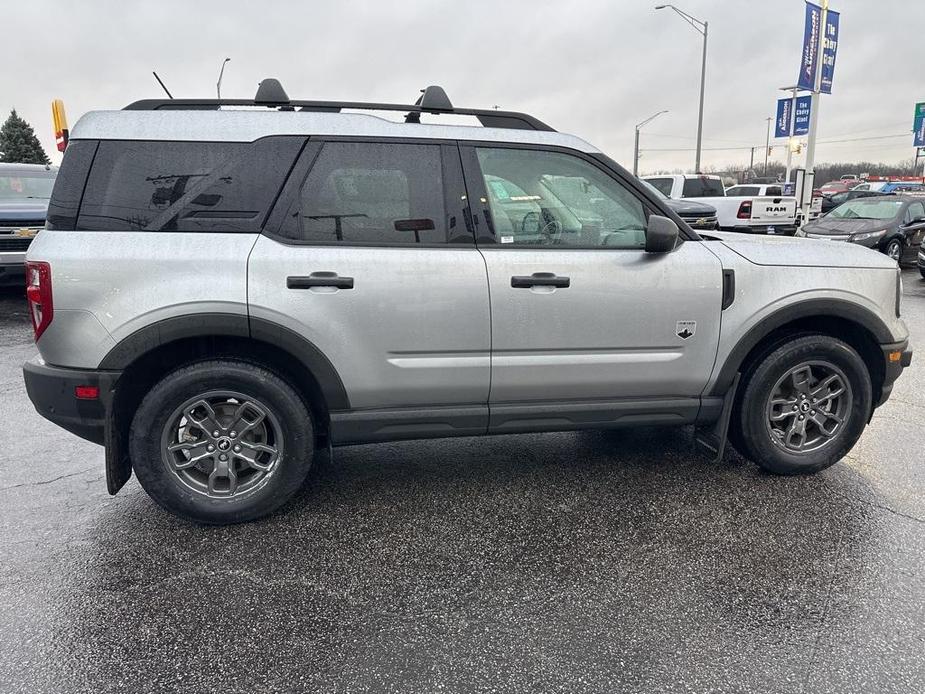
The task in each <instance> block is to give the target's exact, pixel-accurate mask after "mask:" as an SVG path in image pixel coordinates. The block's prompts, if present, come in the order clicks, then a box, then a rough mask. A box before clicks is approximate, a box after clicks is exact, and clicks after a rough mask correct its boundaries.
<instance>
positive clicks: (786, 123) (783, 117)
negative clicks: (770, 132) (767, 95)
mask: <svg viewBox="0 0 925 694" xmlns="http://www.w3.org/2000/svg"><path fill="white" fill-rule="evenodd" d="M791 106H792V102H791V99H778V100H777V121H776V122H775V123H776V124H775V126H774V137H790V122H791V119H792V118H793V113H791Z"/></svg>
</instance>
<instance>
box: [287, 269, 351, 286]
mask: <svg viewBox="0 0 925 694" xmlns="http://www.w3.org/2000/svg"><path fill="white" fill-rule="evenodd" d="M312 287H332V288H334V289H353V278H352V277H341V276H340V275H338V274H337V273H336V272H313V273H312V274H310V275H308V276H307V277H303V276H297V275H290V276H289V277H287V278H286V288H287V289H311V288H312Z"/></svg>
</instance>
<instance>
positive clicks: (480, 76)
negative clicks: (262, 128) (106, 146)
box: [0, 0, 925, 170]
mask: <svg viewBox="0 0 925 694" xmlns="http://www.w3.org/2000/svg"><path fill="white" fill-rule="evenodd" d="M654 4H656V3H655V2H654V1H648V2H646V1H637V0H632V1H621V2H616V1H613V0H611V1H609V2H607V1H604V0H593V1H592V0H588V1H587V2H581V1H573V2H568V3H563V2H555V3H553V2H545V3H540V2H536V1H534V2H521V1H511V2H500V1H497V0H496V1H495V2H486V1H483V0H475V1H471V2H423V1H419V0H405V1H404V2H392V1H380V2H361V1H356V0H355V1H346V2H335V1H330V2H328V1H326V2H306V1H305V0H302V1H300V2H271V1H269V0H267V1H265V2H261V3H257V2H236V1H232V0H225V1H224V2H218V1H212V0H207V1H203V2H190V1H187V2H181V1H179V0H159V2H157V3H149V2H145V3H141V2H108V1H107V2H103V1H88V2H85V3H80V4H74V3H71V2H48V1H43V0H31V1H30V2H28V3H15V4H14V3H6V4H4V7H3V10H2V15H3V24H4V27H5V31H4V36H5V45H4V66H3V70H2V72H0V114H2V113H5V112H8V110H9V109H10V108H12V107H16V108H17V110H19V112H20V113H21V115H22V116H23V117H24V118H26V119H27V120H29V121H30V122H31V123H32V125H33V126H34V127H35V128H36V131H37V133H38V134H39V136H40V138H41V139H42V141H43V144H44V145H45V146H46V149H47V150H48V151H49V152H50V153H52V152H53V150H54V143H53V136H52V132H51V115H50V101H51V100H52V99H53V98H55V97H58V98H62V99H63V100H64V102H65V105H66V107H67V111H68V116H69V119H70V121H71V124H72V125H73V123H74V122H75V121H76V120H77V117H78V116H79V115H80V114H81V113H83V112H85V111H88V110H93V109H111V108H120V107H122V106H124V105H125V104H127V103H129V102H131V101H133V100H135V99H140V98H146V97H154V96H159V95H160V94H161V92H160V89H159V87H158V86H157V84H156V83H155V82H154V79H153V78H152V77H151V70H152V69H156V70H157V71H158V73H159V74H160V75H161V77H162V78H163V79H164V80H165V82H166V83H167V85H168V87H169V88H170V90H171V91H172V92H173V93H174V95H175V96H212V95H213V94H214V89H215V80H216V77H217V74H218V69H219V66H220V64H221V61H222V59H223V58H224V57H225V56H230V57H231V58H232V62H231V63H229V65H228V67H227V69H226V73H225V80H224V83H223V93H224V94H225V95H226V96H246V97H249V96H252V95H253V93H254V90H255V88H256V84H257V82H258V81H259V80H260V79H261V78H263V77H265V76H276V77H279V78H280V79H281V80H282V82H283V84H284V86H285V87H286V89H287V91H288V92H289V94H290V95H291V96H293V97H296V96H297V97H302V98H318V99H361V100H385V101H405V100H408V101H410V100H412V99H413V98H414V97H415V96H416V94H417V90H418V89H419V88H420V87H423V86H425V85H427V84H441V85H443V86H444V87H445V88H446V89H447V91H448V92H449V94H450V97H451V99H453V101H454V103H456V104H458V105H466V106H486V107H487V106H492V105H494V104H498V105H500V106H501V107H502V108H508V109H512V110H524V111H528V112H531V113H533V114H535V115H536V116H538V117H539V118H541V119H543V120H545V121H547V122H548V123H550V124H551V125H553V127H556V128H557V129H559V130H563V131H567V132H574V133H576V134H578V135H580V136H582V137H584V138H585V139H587V140H589V141H591V142H593V143H595V144H596V145H598V146H599V147H601V148H602V149H603V150H604V151H606V152H608V153H609V154H611V155H612V156H613V157H614V158H616V159H617V160H619V161H621V162H622V163H624V164H625V165H627V166H631V164H632V162H631V158H632V144H633V126H634V124H635V123H637V122H639V121H641V120H643V119H644V118H646V117H647V116H649V115H650V114H652V113H654V112H655V111H658V110H661V109H669V110H670V113H668V114H666V115H665V116H662V117H661V118H660V119H659V120H658V121H656V122H654V123H652V124H651V125H650V126H648V127H647V128H646V129H645V130H644V132H643V140H642V142H643V148H644V149H648V150H650V151H646V152H645V153H644V158H643V161H642V163H641V168H642V169H643V170H653V169H655V168H674V167H692V166H693V159H694V154H693V152H692V151H690V152H684V151H673V152H667V151H652V150H654V149H666V148H675V149H685V148H693V146H694V136H695V133H696V108H697V94H698V88H699V61H700V37H699V35H698V34H696V33H695V32H694V31H693V30H692V29H691V28H690V27H688V26H687V25H685V24H684V23H683V22H682V21H681V19H680V18H679V17H677V16H676V15H674V14H673V13H670V12H669V11H667V10H662V11H658V12H657V11H655V10H654V9H653V5H654ZM678 4H679V6H680V7H682V8H683V9H684V10H686V11H687V12H690V13H691V14H693V15H695V16H697V17H700V18H703V19H706V20H708V21H709V22H710V46H709V56H708V65H707V97H706V113H705V125H704V137H705V142H704V147H705V148H707V149H708V150H709V151H707V152H705V155H704V162H705V164H707V165H710V164H714V165H720V164H725V163H731V162H744V161H747V159H748V152H747V150H746V149H739V150H734V151H714V149H715V148H723V147H743V148H745V147H747V146H748V145H758V144H761V143H763V141H764V133H765V120H764V119H765V118H766V117H767V116H769V115H773V111H774V105H775V100H776V99H777V98H778V96H779V95H780V94H779V92H778V91H777V90H778V87H781V86H784V85H786V84H791V83H793V81H795V78H796V72H797V67H798V61H799V52H800V46H801V42H802V31H803V3H802V2H800V1H799V0H774V1H770V0H764V1H762V2H757V1H755V0H747V1H746V0H738V1H736V2H732V1H729V0H726V1H723V2H721V1H719V0H681V2H679V3H678ZM832 8H833V9H836V10H839V11H841V12H842V27H841V36H840V46H839V54H838V62H837V66H836V74H835V84H834V94H832V95H831V96H825V97H823V99H822V106H821V110H820V139H821V140H834V139H853V138H863V137H873V136H881V135H896V134H902V133H909V131H910V130H911V119H912V107H913V104H914V103H915V102H916V101H923V100H925V83H923V81H922V72H921V70H922V67H923V59H922V57H921V42H922V39H921V31H922V29H921V28H922V26H925V3H923V2H921V1H920V0H902V1H899V0H897V1H894V2H883V1H878V2H872V1H870V0H834V1H833V4H832ZM911 142H912V140H911V134H909V135H908V136H907V137H906V138H891V139H883V140H864V141H857V142H843V143H829V144H820V146H819V149H818V155H817V156H818V159H819V160H823V161H834V160H843V159H848V158H865V159H872V160H878V161H895V160H898V159H902V158H908V157H910V156H912V154H913V148H912V146H911ZM776 153H782V148H778V149H777V150H776ZM774 158H777V157H774Z"/></svg>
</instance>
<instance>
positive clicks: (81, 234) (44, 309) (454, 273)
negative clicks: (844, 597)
mask: <svg viewBox="0 0 925 694" xmlns="http://www.w3.org/2000/svg"><path fill="white" fill-rule="evenodd" d="M240 107H247V108H240ZM257 107H260V108H257ZM345 109H350V110H366V111H392V112H396V111H398V112H405V113H406V114H407V115H406V116H405V119H404V121H405V122H401V123H399V122H392V121H389V120H385V119H383V118H380V117H377V116H374V115H369V114H365V113H355V112H350V113H347V112H344V110H345ZM440 114H453V115H454V116H468V117H470V118H471V119H473V120H477V121H479V122H480V123H481V126H482V127H476V126H462V125H437V124H432V123H430V122H421V120H422V119H421V116H422V115H425V116H426V118H425V120H427V121H433V120H439V118H438V117H439V115H440ZM27 261H28V273H27V296H28V301H29V305H30V311H31V315H32V319H33V324H34V329H35V338H36V343H37V346H38V351H39V355H40V356H38V357H36V358H35V359H33V360H32V361H29V362H28V363H26V365H25V367H24V371H25V380H26V385H27V389H28V392H29V396H30V398H31V399H32V401H33V403H34V404H35V406H36V408H37V410H38V411H39V412H40V413H41V414H42V415H44V416H45V417H47V418H48V419H50V420H51V421H53V422H55V423H57V424H59V425H60V426H62V427H64V428H66V429H68V430H70V431H72V432H74V433H75V434H77V435H79V436H82V437H84V438H86V439H89V440H91V441H95V442H97V443H99V444H102V445H104V446H105V451H106V458H105V460H106V472H107V482H108V486H109V490H110V492H111V493H116V492H117V491H118V489H119V488H120V487H121V486H122V485H123V484H124V483H125V481H126V480H127V479H128V478H129V477H130V475H131V474H132V471H134V472H135V474H136V475H137V477H138V480H139V481H140V482H141V484H142V486H143V487H144V489H145V490H146V491H147V492H148V493H149V494H150V495H151V497H153V498H154V500H155V501H157V502H158V503H159V504H161V505H162V506H164V507H165V508H167V509H169V510H170V511H172V512H173V513H175V514H178V515H180V516H182V517H185V518H188V519H193V520H196V521H200V522H205V523H230V522H238V521H244V520H248V519H252V518H256V517H259V516H262V515H265V514H267V513H270V512H272V511H273V510H274V509H276V508H277V507H279V506H280V505H281V504H283V503H284V502H285V501H286V500H287V499H288V498H290V497H291V496H292V494H293V493H294V492H295V491H296V490H297V489H298V488H299V486H300V485H301V484H302V483H303V481H304V479H305V476H306V474H307V472H308V469H309V465H310V463H311V461H312V458H313V454H314V452H315V451H316V450H317V449H319V448H321V447H328V446H341V445H346V444H357V443H367V442H375V441H387V440H394V439H410V438H423V437H446V436H457V435H476V434H502V433H515V432H536V431H550V430H569V429H582V428H590V427H620V426H640V425H653V424H654V425H666V424H671V425H695V426H696V427H697V428H696V437H697V440H699V441H701V442H702V443H703V445H704V447H705V448H707V449H708V450H709V451H710V453H711V455H714V456H719V455H722V450H723V446H724V443H725V440H726V435H727V431H728V435H729V439H730V441H731V442H732V443H733V444H734V446H735V447H736V448H737V449H738V450H739V451H740V452H741V453H742V454H743V455H745V456H747V457H748V458H750V459H751V460H753V461H754V462H756V463H757V464H758V465H760V466H762V467H763V468H765V469H767V470H769V471H772V472H775V473H782V474H794V473H808V472H814V471H817V470H821V469H822V468H825V467H826V466H829V465H831V464H833V463H834V462H836V461H837V460H839V459H840V458H842V457H843V456H844V455H845V453H847V452H848V451H849V450H850V449H851V447H852V446H853V445H854V444H855V442H856V441H857V440H858V437H860V436H861V433H862V431H863V430H864V427H865V426H866V424H867V422H868V421H869V419H870V417H871V415H872V413H873V410H874V408H875V407H877V406H878V405H880V404H881V403H882V402H884V400H885V399H886V398H887V397H888V395H889V394H890V391H891V389H892V386H893V382H894V381H895V380H896V378H897V377H898V376H899V374H900V373H901V371H902V369H903V367H904V366H905V365H907V364H908V363H909V360H910V358H911V352H910V351H909V349H908V333H907V329H906V326H905V325H904V324H903V322H902V320H901V319H900V317H899V316H900V306H899V299H900V294H901V289H900V276H899V271H898V269H897V267H896V263H895V262H894V261H892V260H890V259H889V258H886V257H884V256H883V255H880V254H877V253H873V252H871V251H869V250H867V249H865V248H860V247H856V246H854V245H847V244H827V243H820V242H813V241H807V240H803V239H791V238H765V237H746V236H741V235H736V234H729V235H724V234H722V233H719V232H711V233H710V235H709V236H698V235H697V234H696V233H694V232H693V231H692V230H691V229H690V228H689V227H688V226H687V225H685V223H684V222H683V221H682V220H681V219H680V218H679V217H678V216H677V215H676V214H675V213H674V212H673V211H672V210H671V209H670V208H669V207H667V206H666V205H665V204H664V203H663V201H661V200H660V199H658V198H657V197H656V196H655V195H653V194H652V193H651V192H650V191H649V190H647V188H646V187H645V186H644V185H642V184H641V183H640V182H639V181H637V180H636V179H635V178H634V177H633V176H632V175H631V174H629V173H628V172H627V171H626V170H625V169H623V168H622V167H620V166H619V165H617V164H616V163H614V162H613V161H611V160H610V159H609V158H608V157H606V156H605V155H603V154H602V153H601V152H599V151H598V150H597V149H595V148H594V147H593V146H591V145H589V144H588V143H586V142H584V141H583V140H580V139H578V138H576V137H573V136H570V135H564V134H560V133H558V132H555V131H553V130H552V129H551V128H550V127H549V126H547V125H545V124H543V123H542V122H540V121H538V120H537V119H535V118H533V117H531V116H528V115H525V114H517V113H510V112H503V111H495V110H485V111H481V110H475V109H459V108H454V107H453V106H452V105H451V103H450V101H449V99H447V97H446V94H445V93H444V92H443V90H441V89H439V88H436V87H431V88H428V89H427V90H425V92H424V94H423V95H422V97H421V98H420V99H419V100H418V102H417V103H415V104H413V105H396V104H364V103H343V102H313V101H290V100H289V98H288V97H287V96H286V94H285V92H284V91H283V89H282V87H281V86H280V85H279V83H278V82H277V81H276V80H264V81H263V82H262V83H261V85H260V88H259V90H258V92H257V97H256V98H255V99H253V100H234V99H232V100H223V101H217V100H179V99H178V100H156V101H155V100H150V101H140V102H136V103H134V104H131V105H130V106H128V107H127V108H126V109H124V110H122V111H116V112H95V113H89V114H87V115H85V116H84V117H83V118H81V120H80V122H79V123H78V124H77V125H76V127H75V128H74V130H73V133H72V136H71V142H70V146H69V147H68V149H67V152H66V154H65V156H64V161H63V163H62V166H61V169H60V173H59V176H58V179H57V182H56V183H55V187H54V191H53V194H52V199H51V205H50V209H49V211H48V221H47V228H46V229H45V230H44V231H42V232H41V233H40V234H39V235H38V237H37V238H36V239H35V241H34V243H33V244H32V246H31V248H30V249H29V253H28V257H27Z"/></svg>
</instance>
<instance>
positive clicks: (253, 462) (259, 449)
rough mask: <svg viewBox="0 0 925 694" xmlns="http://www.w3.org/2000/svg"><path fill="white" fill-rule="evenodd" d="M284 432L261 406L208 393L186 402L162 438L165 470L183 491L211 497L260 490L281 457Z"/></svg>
mask: <svg viewBox="0 0 925 694" xmlns="http://www.w3.org/2000/svg"><path fill="white" fill-rule="evenodd" d="M282 440H283V439H282V430H281V428H280V425H279V422H278V420H277V419H276V417H275V416H274V415H273V413H272V412H271V411H270V410H269V408H268V407H267V406H266V405H264V404H263V403H261V402H260V401H259V400H257V399H255V398H252V397H248V396H246V395H243V394H241V393H235V392H231V391H210V392H208V393H203V394H202V395H199V396H196V397H194V398H191V399H189V400H187V401H186V402H184V403H183V404H182V405H180V406H179V407H178V408H177V409H176V410H174V412H173V414H171V416H170V417H169V418H168V420H167V426H166V427H165V429H164V432H163V435H162V437H161V451H162V458H163V460H164V464H165V465H166V466H167V469H168V470H169V471H170V473H171V474H173V475H174V476H175V477H176V479H177V480H179V482H180V483H181V484H182V485H183V486H185V487H186V488H188V489H190V490H192V491H194V492H196V493H198V494H204V495H206V496H209V497H216V498H230V497H237V496H243V495H244V494H247V493H249V492H252V491H254V490H255V489H257V488H259V487H262V486H263V485H264V484H265V483H266V481H267V480H268V479H269V478H270V476H271V475H273V473H274V472H275V471H276V469H277V468H278V466H279V462H280V459H281V457H282Z"/></svg>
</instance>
